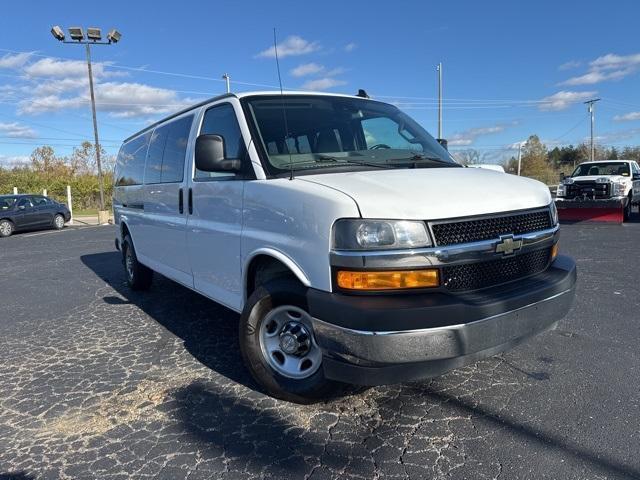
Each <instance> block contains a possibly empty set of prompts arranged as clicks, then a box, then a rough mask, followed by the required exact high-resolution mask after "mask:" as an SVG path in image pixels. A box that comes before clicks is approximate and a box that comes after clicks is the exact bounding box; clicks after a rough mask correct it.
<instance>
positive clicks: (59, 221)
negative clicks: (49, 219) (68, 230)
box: [54, 215, 64, 228]
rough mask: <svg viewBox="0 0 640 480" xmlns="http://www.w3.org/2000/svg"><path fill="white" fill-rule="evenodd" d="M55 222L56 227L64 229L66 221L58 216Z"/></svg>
mask: <svg viewBox="0 0 640 480" xmlns="http://www.w3.org/2000/svg"><path fill="white" fill-rule="evenodd" d="M54 222H55V223H56V227H58V228H62V227H64V219H63V218H62V217H61V216H60V215H56V218H55V220H54Z"/></svg>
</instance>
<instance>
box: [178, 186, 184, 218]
mask: <svg viewBox="0 0 640 480" xmlns="http://www.w3.org/2000/svg"><path fill="white" fill-rule="evenodd" d="M178 211H179V212H180V214H183V213H184V198H183V196H182V189H180V190H178Z"/></svg>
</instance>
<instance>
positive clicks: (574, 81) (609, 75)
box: [558, 68, 634, 87]
mask: <svg viewBox="0 0 640 480" xmlns="http://www.w3.org/2000/svg"><path fill="white" fill-rule="evenodd" d="M633 71H634V69H632V68H625V69H624V70H614V71H611V72H606V71H603V70H592V71H590V72H587V73H585V74H584V75H579V76H577V77H571V78H570V79H568V80H565V81H564V82H560V83H559V84H558V85H564V86H569V87H571V86H577V85H594V84H596V83H600V82H604V81H606V80H620V79H622V78H624V77H626V76H627V75H629V74H631V73H633Z"/></svg>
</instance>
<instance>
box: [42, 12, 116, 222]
mask: <svg viewBox="0 0 640 480" xmlns="http://www.w3.org/2000/svg"><path fill="white" fill-rule="evenodd" d="M51 34H52V35H53V37H54V38H55V39H56V40H58V41H60V42H62V43H75V44H81V45H85V47H86V55H87V70H88V72H89V93H90V96H91V113H92V117H93V136H94V139H95V149H96V167H97V168H98V185H99V187H100V213H101V214H102V216H103V217H106V215H105V203H104V180H103V177H102V162H101V159H100V140H99V137H98V120H97V117H96V99H95V94H94V92H93V74H92V70H91V45H111V44H112V43H117V42H118V41H119V40H120V38H121V37H122V34H121V33H120V32H119V31H118V30H116V29H115V28H114V29H111V31H109V33H108V34H107V41H106V42H105V41H102V30H100V29H99V28H97V27H89V28H87V36H86V39H85V36H84V31H83V29H82V27H69V37H71V40H65V35H64V30H62V27H60V26H58V25H55V26H53V27H52V28H51ZM99 218H100V215H99Z"/></svg>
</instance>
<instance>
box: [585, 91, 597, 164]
mask: <svg viewBox="0 0 640 480" xmlns="http://www.w3.org/2000/svg"><path fill="white" fill-rule="evenodd" d="M599 101H600V99H599V98H592V99H591V100H587V101H586V102H584V103H585V105H587V106H588V108H589V113H590V114H591V158H590V160H591V161H592V162H593V161H594V160H595V157H596V146H595V144H594V143H593V124H594V122H595V116H596V114H595V108H594V103H596V102H599Z"/></svg>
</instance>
